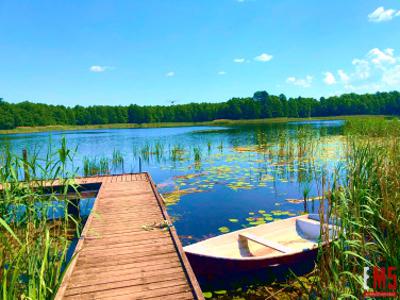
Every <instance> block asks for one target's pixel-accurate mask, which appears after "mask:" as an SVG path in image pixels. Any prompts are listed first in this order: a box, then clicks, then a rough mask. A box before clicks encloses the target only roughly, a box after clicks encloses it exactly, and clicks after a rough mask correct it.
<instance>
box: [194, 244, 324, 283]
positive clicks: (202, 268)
mask: <svg viewBox="0 0 400 300" xmlns="http://www.w3.org/2000/svg"><path fill="white" fill-rule="evenodd" d="M317 253H318V248H315V249H312V250H306V251H303V252H297V253H293V254H290V255H285V256H279V257H270V258H257V259H247V260H243V259H228V258H216V257H211V256H205V255H199V254H194V253H189V252H187V253H186V256H187V258H188V259H189V262H190V264H191V266H192V268H193V270H194V272H195V273H196V275H197V276H201V277H202V278H205V279H208V280H211V279H215V278H219V277H226V276H228V277H229V276H237V275H241V274H249V273H262V272H263V271H264V270H267V269H271V268H275V269H276V268H281V269H288V268H289V269H290V268H296V267H298V266H302V265H306V266H310V265H311V266H312V267H313V266H314V264H313V262H314V261H315V260H316V257H317ZM301 269H303V270H304V271H305V272H308V271H309V270H306V269H308V268H301ZM301 269H300V271H301Z"/></svg>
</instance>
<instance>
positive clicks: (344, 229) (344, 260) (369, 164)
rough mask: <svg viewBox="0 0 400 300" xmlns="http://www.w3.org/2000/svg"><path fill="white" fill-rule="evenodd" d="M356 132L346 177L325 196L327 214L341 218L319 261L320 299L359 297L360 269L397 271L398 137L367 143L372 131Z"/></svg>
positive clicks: (351, 140)
mask: <svg viewBox="0 0 400 300" xmlns="http://www.w3.org/2000/svg"><path fill="white" fill-rule="evenodd" d="M392 124H393V126H394V127H395V128H391V129H389V131H390V132H392V133H395V132H396V130H397V124H396V123H392ZM352 126H353V127H352V130H351V133H352V134H353V133H354V128H355V127H354V124H353V125H352ZM357 126H359V124H357ZM379 126H381V125H379ZM386 126H389V125H386ZM390 126H391V125H390ZM378 128H379V127H378ZM358 130H359V129H357V131H358ZM358 132H359V134H360V137H359V138H355V137H354V136H353V135H351V136H349V145H348V153H347V161H346V164H345V169H346V174H345V176H344V178H343V179H340V178H341V176H338V177H337V180H336V182H335V185H334V186H333V188H332V190H331V193H330V196H329V197H328V201H329V211H328V213H329V214H330V215H331V216H333V217H335V218H339V219H340V224H341V230H340V231H339V232H338V233H337V236H338V239H337V240H335V241H334V242H333V243H332V244H331V245H330V246H329V247H327V248H326V250H325V251H322V252H321V257H320V260H319V263H318V269H317V276H318V278H319V280H318V285H317V286H316V287H315V290H316V291H317V292H318V293H319V295H320V296H321V297H322V298H324V299H328V298H331V299H339V298H353V299H359V298H361V297H363V292H364V288H363V286H364V285H363V274H364V267H371V268H372V267H374V266H379V267H382V266H383V267H387V266H393V267H395V268H397V270H399V269H400V256H399V252H398V249H400V239H399V236H400V218H399V216H400V168H399V166H400V136H399V135H394V136H392V138H390V139H379V140H373V139H372V140H371V139H370V138H368V137H370V135H369V134H371V135H372V136H376V132H375V131H374V130H372V131H358ZM381 134H382V135H386V133H381ZM339 171H340V170H338V172H339ZM321 210H323V208H322V209H321ZM370 285H371V284H370ZM397 287H398V288H397V293H398V292H399V286H398V285H397Z"/></svg>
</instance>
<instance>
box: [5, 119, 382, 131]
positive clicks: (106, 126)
mask: <svg viewBox="0 0 400 300" xmlns="http://www.w3.org/2000/svg"><path fill="white" fill-rule="evenodd" d="M384 117H385V116H383V115H354V116H332V117H313V118H268V119H250V120H228V119H221V120H214V121H207V122H167V123H143V124H132V123H122V124H96V125H50V126H35V127H17V128H15V129H5V130H0V135H4V134H23V133H37V132H51V131H78V130H91V129H133V128H162V127H190V126H235V125H236V126H237V125H259V124H269V123H286V122H296V121H297V122H298V121H318V120H346V119H354V118H384Z"/></svg>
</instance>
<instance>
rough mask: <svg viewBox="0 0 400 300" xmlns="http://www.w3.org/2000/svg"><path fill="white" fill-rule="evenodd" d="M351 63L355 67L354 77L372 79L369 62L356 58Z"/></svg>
mask: <svg viewBox="0 0 400 300" xmlns="http://www.w3.org/2000/svg"><path fill="white" fill-rule="evenodd" d="M351 63H352V64H353V66H354V67H355V72H354V74H353V77H356V78H357V79H367V78H369V77H370V71H371V67H370V65H369V62H368V61H367V60H365V59H358V58H355V59H353V61H352V62H351Z"/></svg>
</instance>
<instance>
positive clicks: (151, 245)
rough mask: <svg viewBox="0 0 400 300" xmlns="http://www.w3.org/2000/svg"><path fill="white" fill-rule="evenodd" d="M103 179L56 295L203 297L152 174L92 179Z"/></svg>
mask: <svg viewBox="0 0 400 300" xmlns="http://www.w3.org/2000/svg"><path fill="white" fill-rule="evenodd" d="M85 181H87V182H90V183H101V188H100V191H99V193H98V196H97V199H96V201H95V205H94V207H93V210H92V213H91V215H90V216H89V218H88V221H87V223H86V225H85V228H84V230H83V233H82V238H81V239H80V240H79V242H78V246H77V248H76V250H75V257H76V258H75V260H74V261H73V263H72V264H71V267H72V268H69V269H68V270H67V273H66V275H65V277H64V279H63V282H62V284H61V287H60V289H59V291H58V293H57V296H56V299H62V298H65V299H161V298H162V299H163V300H168V299H204V298H203V296H202V293H201V291H200V288H199V286H198V283H197V281H196V278H195V277H194V274H193V271H192V270H191V267H190V265H188V262H187V259H186V256H185V255H184V253H183V250H182V246H181V244H180V241H179V239H178V238H177V234H176V232H175V229H174V228H173V227H167V228H163V229H161V228H154V229H153V230H149V231H147V230H144V228H143V225H147V226H150V227H151V225H152V224H159V223H161V222H163V221H165V220H167V221H168V222H170V219H169V217H168V215H167V213H166V209H165V207H164V204H163V202H162V201H161V199H160V197H159V195H158V193H157V191H156V189H155V186H154V183H153V182H152V180H151V178H150V176H149V175H148V174H147V173H140V174H135V173H129V174H120V175H110V176H99V177H90V178H87V179H85V178H78V179H77V182H78V184H79V183H83V182H85Z"/></svg>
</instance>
